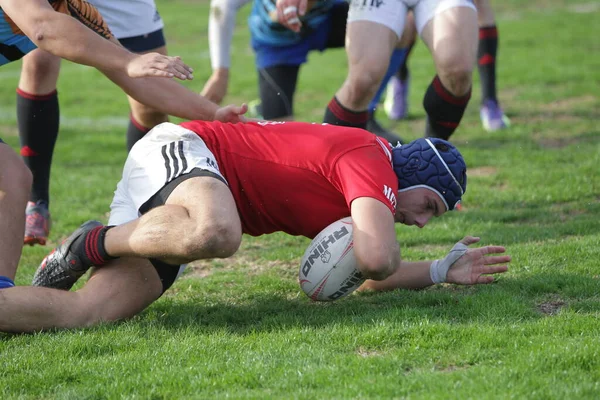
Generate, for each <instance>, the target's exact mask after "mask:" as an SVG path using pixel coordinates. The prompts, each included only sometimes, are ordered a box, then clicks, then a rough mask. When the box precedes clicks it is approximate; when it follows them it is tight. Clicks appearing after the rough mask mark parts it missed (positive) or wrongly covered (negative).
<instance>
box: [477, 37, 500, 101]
mask: <svg viewBox="0 0 600 400" xmlns="http://www.w3.org/2000/svg"><path fill="white" fill-rule="evenodd" d="M497 51H498V30H497V29H496V26H495V25H494V26H487V27H481V28H479V47H478V49H477V60H478V61H477V65H478V69H479V80H480V82H481V100H482V101H484V100H488V99H490V100H496V52H497Z"/></svg>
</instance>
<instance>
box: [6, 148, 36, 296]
mask: <svg viewBox="0 0 600 400" xmlns="http://www.w3.org/2000/svg"><path fill="white" fill-rule="evenodd" d="M30 188H31V172H30V171H29V169H27V167H26V166H25V164H23V162H22V161H21V160H20V159H19V156H18V155H17V154H16V153H15V152H14V150H13V149H12V148H11V147H9V146H8V145H6V144H4V143H2V142H1V141H0V227H1V229H0V276H4V277H7V278H9V279H11V280H13V279H15V272H16V270H17V265H18V264H19V259H20V258H21V249H22V248H23V242H22V240H23V230H24V228H25V214H24V211H25V204H26V203H27V198H28V197H29V190H30ZM0 287H2V286H1V282H0Z"/></svg>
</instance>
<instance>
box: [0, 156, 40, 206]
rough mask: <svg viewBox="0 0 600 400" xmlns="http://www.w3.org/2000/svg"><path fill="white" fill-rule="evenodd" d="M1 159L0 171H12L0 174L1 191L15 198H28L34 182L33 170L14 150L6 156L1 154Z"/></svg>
mask: <svg viewBox="0 0 600 400" xmlns="http://www.w3.org/2000/svg"><path fill="white" fill-rule="evenodd" d="M0 159H1V161H0V171H10V172H9V173H7V174H0V190H1V191H6V192H7V193H10V194H11V195H12V196H13V197H15V198H19V199H20V198H27V197H28V196H29V191H30V190H31V184H32V182H33V175H32V174H31V170H30V169H29V168H27V166H26V165H25V164H24V163H23V162H22V161H21V160H19V159H18V157H17V155H16V154H14V153H13V152H12V150H10V152H9V153H8V154H6V156H5V155H4V154H0Z"/></svg>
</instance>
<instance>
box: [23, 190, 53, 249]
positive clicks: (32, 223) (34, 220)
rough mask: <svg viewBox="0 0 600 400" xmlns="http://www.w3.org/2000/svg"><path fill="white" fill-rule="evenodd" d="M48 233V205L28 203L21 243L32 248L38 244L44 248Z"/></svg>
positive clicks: (40, 202) (40, 201) (39, 202)
mask: <svg viewBox="0 0 600 400" xmlns="http://www.w3.org/2000/svg"><path fill="white" fill-rule="evenodd" d="M49 233H50V211H49V210H48V203H46V202H45V201H43V200H39V201H37V202H36V203H34V202H33V201H30V202H28V203H27V208H26V209H25V235H24V238H23V243H24V244H28V245H30V246H33V245H35V244H40V245H42V246H44V245H45V244H46V241H47V240H48V234H49Z"/></svg>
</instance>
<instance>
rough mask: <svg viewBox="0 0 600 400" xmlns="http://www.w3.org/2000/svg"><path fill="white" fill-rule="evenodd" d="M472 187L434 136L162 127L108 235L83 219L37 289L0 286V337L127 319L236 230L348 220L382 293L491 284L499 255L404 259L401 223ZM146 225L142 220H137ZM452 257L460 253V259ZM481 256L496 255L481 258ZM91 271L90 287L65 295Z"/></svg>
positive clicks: (233, 242) (128, 183) (359, 254)
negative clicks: (397, 142) (394, 142)
mask: <svg viewBox="0 0 600 400" xmlns="http://www.w3.org/2000/svg"><path fill="white" fill-rule="evenodd" d="M465 189H466V166H465V163H464V160H463V158H462V156H461V155H460V153H459V152H458V150H457V149H456V148H455V147H453V146H452V145H451V144H449V143H448V142H445V141H443V140H440V139H418V140H416V141H414V142H411V143H410V144H408V145H403V146H401V147H395V148H393V149H392V148H391V146H390V145H389V144H388V143H384V141H382V140H381V139H379V138H378V137H376V136H374V135H372V134H370V133H368V132H366V131H364V130H362V129H355V128H348V127H337V126H331V125H319V124H308V123H301V122H287V123H283V122H258V123H245V124H242V123H238V124H223V123H220V122H203V121H192V122H186V123H183V124H181V125H174V124H171V123H164V124H161V125H158V126H157V127H155V128H154V129H153V130H152V131H150V132H149V133H148V134H147V135H146V136H145V137H144V138H143V139H141V140H140V141H139V142H138V143H137V144H136V145H135V146H134V147H133V149H132V150H131V152H130V153H129V157H128V159H127V161H126V163H125V167H124V170H123V177H122V180H121V181H120V182H119V184H118V185H117V190H116V192H115V196H114V199H113V202H112V205H111V214H110V219H109V225H108V226H102V225H101V224H100V223H99V222H96V221H89V222H87V223H85V224H83V225H82V226H81V227H80V228H79V229H77V231H76V232H74V233H73V234H72V235H71V236H70V237H69V238H68V239H67V240H66V241H65V242H64V243H63V244H61V245H60V246H59V247H58V248H57V249H55V251H53V252H52V253H51V254H50V255H48V256H47V257H46V258H45V259H44V261H43V262H42V264H41V266H40V268H38V270H37V272H36V274H35V277H34V284H35V285H38V286H46V287H26V286H22V287H14V288H9V289H5V290H0V330H1V331H11V332H31V331H37V330H42V329H49V328H73V327H80V326H89V325H93V324H97V323H100V322H102V321H112V320H118V319H123V318H128V317H131V316H133V315H135V314H137V313H139V312H141V311H142V310H143V309H144V308H146V307H147V306H148V305H150V304H151V303H152V302H154V301H155V300H157V299H158V298H159V297H160V296H161V295H162V293H164V291H165V290H167V289H168V288H169V287H170V286H171V285H172V284H173V282H174V281H175V279H176V278H177V277H178V276H179V274H180V273H181V272H182V271H183V269H184V267H185V264H186V263H188V262H191V261H194V260H199V259H207V258H225V257H229V256H231V255H232V254H234V253H235V252H236V251H237V249H238V247H239V245H240V242H241V240H242V233H247V234H249V235H262V234H267V233H271V232H276V231H282V232H286V233H289V234H291V235H303V236H306V237H309V238H312V237H314V236H315V235H316V234H317V233H319V232H320V231H321V230H322V229H323V228H324V227H326V226H327V225H329V224H330V223H331V222H333V221H336V220H338V219H340V218H343V217H346V216H352V221H353V228H354V245H355V247H354V251H355V256H356V258H357V260H358V264H359V268H360V270H361V272H362V273H363V274H364V275H365V277H367V278H370V279H372V280H374V281H378V282H374V281H373V282H367V284H366V285H367V287H371V288H374V289H392V288H397V287H406V288H422V287H426V286H429V285H432V284H433V283H437V282H452V283H460V284H476V283H488V282H491V281H492V280H493V277H491V276H488V275H487V274H494V273H501V272H504V271H506V270H507V267H506V266H505V265H498V264H504V263H507V262H509V261H510V257H509V256H506V255H493V254H499V253H503V252H504V251H505V249H504V248H503V247H500V246H486V247H481V248H476V249H467V247H466V246H468V245H470V244H472V243H475V242H477V241H478V239H477V238H471V237H466V238H465V239H463V241H462V243H463V244H461V245H459V246H458V247H459V249H458V250H456V249H455V250H456V251H458V252H459V255H460V257H455V258H458V259H457V260H456V261H455V262H454V263H452V262H451V261H450V258H452V256H449V257H446V258H445V259H443V260H439V261H435V262H431V261H427V262H416V263H411V262H407V261H405V260H401V257H400V247H399V244H398V242H397V240H396V231H395V227H394V223H395V222H400V223H402V224H405V225H416V226H419V227H423V226H425V225H426V224H427V222H428V221H429V219H430V218H432V217H434V216H440V215H442V214H444V213H445V212H446V211H448V210H452V209H454V207H455V206H456V204H458V203H459V202H460V200H461V197H462V195H463V193H464V191H465ZM140 215H141V216H140ZM456 251H454V252H452V255H454V254H456ZM486 254H491V256H488V257H484V256H485V255H486ZM92 265H94V266H95V268H94V269H93V272H92V276H91V278H90V279H89V280H88V282H87V283H86V284H85V285H84V286H83V288H82V289H80V290H78V291H75V292H70V291H64V290H56V289H52V288H60V289H70V288H71V287H72V285H73V284H74V283H75V282H76V281H77V279H78V278H79V277H81V276H82V275H83V274H84V273H85V271H87V270H88V269H89V268H90V267H92Z"/></svg>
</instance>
